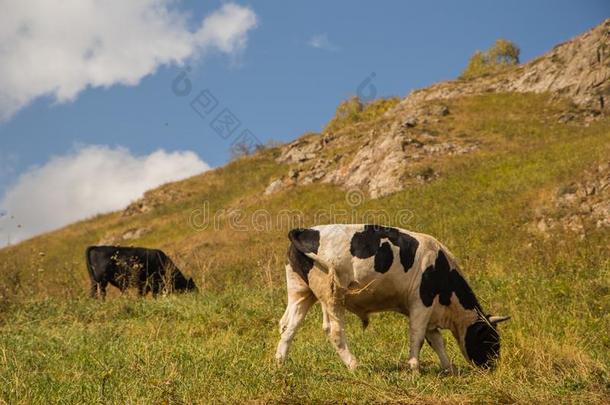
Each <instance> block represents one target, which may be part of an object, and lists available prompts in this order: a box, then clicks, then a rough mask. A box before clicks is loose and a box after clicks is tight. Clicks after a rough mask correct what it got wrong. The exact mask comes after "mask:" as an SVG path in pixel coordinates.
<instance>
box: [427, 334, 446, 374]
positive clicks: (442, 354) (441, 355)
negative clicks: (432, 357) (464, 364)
mask: <svg viewBox="0 0 610 405" xmlns="http://www.w3.org/2000/svg"><path fill="white" fill-rule="evenodd" d="M426 340H427V341H428V344H429V345H430V346H431V347H432V349H434V351H435V352H436V354H437V355H438V359H439V360H440V362H441V368H442V369H443V370H445V371H448V372H453V366H452V365H451V360H449V357H447V352H446V351H445V341H444V340H443V335H442V334H441V331H439V330H438V329H431V330H429V331H427V332H426Z"/></svg>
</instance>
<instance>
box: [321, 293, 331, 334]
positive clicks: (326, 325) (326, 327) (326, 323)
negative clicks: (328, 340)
mask: <svg viewBox="0 0 610 405" xmlns="http://www.w3.org/2000/svg"><path fill="white" fill-rule="evenodd" d="M320 304H321V306H322V330H323V331H324V333H326V335H327V336H330V317H329V316H328V309H327V308H326V305H325V304H324V303H323V302H322V301H320Z"/></svg>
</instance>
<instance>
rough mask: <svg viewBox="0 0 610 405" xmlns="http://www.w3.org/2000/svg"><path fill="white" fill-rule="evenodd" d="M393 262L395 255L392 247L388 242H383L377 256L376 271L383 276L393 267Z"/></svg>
mask: <svg viewBox="0 0 610 405" xmlns="http://www.w3.org/2000/svg"><path fill="white" fill-rule="evenodd" d="M393 261H394V254H393V253H392V247H391V246H390V244H389V243H388V242H383V244H382V245H381V247H380V248H379V250H378V251H377V253H376V254H375V271H376V272H378V273H382V274H383V273H385V272H387V271H388V270H390V267H392V262H393Z"/></svg>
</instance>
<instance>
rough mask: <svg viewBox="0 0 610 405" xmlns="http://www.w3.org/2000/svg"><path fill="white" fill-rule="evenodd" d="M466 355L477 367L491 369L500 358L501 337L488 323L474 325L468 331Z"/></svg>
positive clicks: (479, 322)
mask: <svg viewBox="0 0 610 405" xmlns="http://www.w3.org/2000/svg"><path fill="white" fill-rule="evenodd" d="M465 346H466V353H467V354H468V358H469V359H470V360H471V361H472V362H473V363H474V364H476V365H477V366H479V367H484V368H491V367H493V366H494V364H495V362H496V359H497V358H498V357H499V356H500V335H499V334H498V331H497V330H496V329H495V328H494V327H492V326H491V325H490V324H489V323H488V322H485V321H483V320H481V321H478V322H475V323H473V324H472V325H470V326H469V327H468V329H467V330H466V338H465Z"/></svg>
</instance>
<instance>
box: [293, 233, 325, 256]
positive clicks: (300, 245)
mask: <svg viewBox="0 0 610 405" xmlns="http://www.w3.org/2000/svg"><path fill="white" fill-rule="evenodd" d="M288 239H290V241H291V242H292V244H293V245H294V246H295V247H296V248H297V249H298V250H299V251H301V252H303V253H318V248H319V247H320V231H316V230H315V229H301V228H299V229H293V230H291V231H290V232H288Z"/></svg>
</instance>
